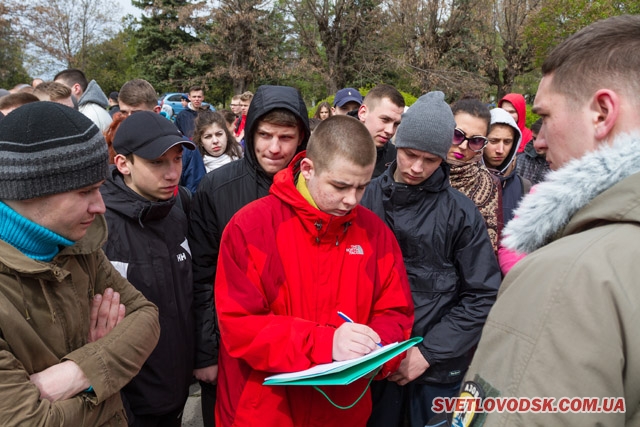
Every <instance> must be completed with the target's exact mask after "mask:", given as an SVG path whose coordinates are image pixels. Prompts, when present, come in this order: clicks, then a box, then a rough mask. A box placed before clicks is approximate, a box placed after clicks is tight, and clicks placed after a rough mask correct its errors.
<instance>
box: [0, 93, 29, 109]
mask: <svg viewBox="0 0 640 427" xmlns="http://www.w3.org/2000/svg"><path fill="white" fill-rule="evenodd" d="M38 101H39V99H38V97H37V96H35V95H34V94H32V93H27V92H16V93H12V94H9V95H6V96H3V97H2V98H0V110H14V109H16V108H18V107H20V106H22V105H25V104H29V103H31V102H38Z"/></svg>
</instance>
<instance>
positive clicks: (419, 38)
mask: <svg viewBox="0 0 640 427" xmlns="http://www.w3.org/2000/svg"><path fill="white" fill-rule="evenodd" d="M386 10H387V14H388V17H387V19H385V23H386V24H387V25H386V27H385V28H384V31H385V32H384V37H386V38H387V39H388V40H389V43H391V45H392V46H393V48H392V49H390V51H391V52H393V53H392V54H393V55H394V58H393V60H394V62H395V66H396V67H397V68H398V69H399V70H401V71H402V72H403V73H404V75H406V76H409V78H410V80H409V84H410V85H411V87H412V88H413V91H414V92H418V93H424V92H426V91H430V90H434V89H438V90H442V91H444V92H445V93H448V94H449V95H450V96H451V97H453V98H456V97H458V96H459V95H461V94H464V93H482V92H483V90H484V88H485V87H486V81H485V79H484V78H483V76H482V67H481V61H480V59H479V52H480V50H481V46H479V45H478V39H477V34H478V33H481V32H482V28H483V27H484V22H485V19H486V16H487V14H488V12H487V5H486V1H483V0H447V1H439V0H387V3H386Z"/></svg>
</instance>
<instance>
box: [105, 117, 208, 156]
mask: <svg viewBox="0 0 640 427" xmlns="http://www.w3.org/2000/svg"><path fill="white" fill-rule="evenodd" d="M178 144H182V146H183V147H186V148H188V149H189V150H195V148H196V146H195V144H194V143H193V142H191V141H190V140H189V138H187V137H186V136H184V135H182V134H181V133H180V131H179V130H178V128H177V127H176V126H175V125H174V124H173V123H171V122H170V121H169V120H167V119H165V118H164V117H162V116H161V115H160V114H156V113H155V112H152V111H138V112H136V113H134V114H132V115H130V116H129V117H127V118H126V119H125V120H124V121H123V122H122V123H121V124H120V126H119V127H118V130H117V131H116V134H115V136H114V138H113V149H114V150H115V152H116V153H117V154H122V155H125V156H126V155H127V154H135V155H136V156H139V157H142V158H143V159H147V160H154V159H157V158H159V157H161V156H162V155H163V154H164V153H166V152H167V151H168V150H169V149H171V148H172V147H174V146H176V145H178Z"/></svg>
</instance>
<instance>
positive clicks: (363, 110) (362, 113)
mask: <svg viewBox="0 0 640 427" xmlns="http://www.w3.org/2000/svg"><path fill="white" fill-rule="evenodd" d="M368 112H369V110H368V109H367V106H366V105H364V104H362V105H360V108H358V118H359V119H360V121H361V122H364V121H365V120H366V119H367V113H368Z"/></svg>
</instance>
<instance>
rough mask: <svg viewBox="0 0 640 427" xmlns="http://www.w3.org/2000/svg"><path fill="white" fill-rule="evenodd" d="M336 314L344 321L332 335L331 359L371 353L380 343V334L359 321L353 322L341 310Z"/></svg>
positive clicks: (342, 358)
mask: <svg viewBox="0 0 640 427" xmlns="http://www.w3.org/2000/svg"><path fill="white" fill-rule="evenodd" d="M338 315H339V316H340V317H341V318H342V319H344V321H345V323H343V324H342V325H340V327H339V328H338V329H336V332H335V334H334V336H333V351H332V356H333V360H350V359H355V358H356V357H361V356H364V355H366V354H369V353H371V352H372V351H373V350H375V349H376V348H377V347H378V346H381V344H380V336H379V335H378V334H377V333H376V331H374V330H373V329H371V328H370V327H368V326H367V325H362V324H360V323H354V322H353V320H351V319H350V318H349V316H347V315H345V314H344V313H342V312H338Z"/></svg>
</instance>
